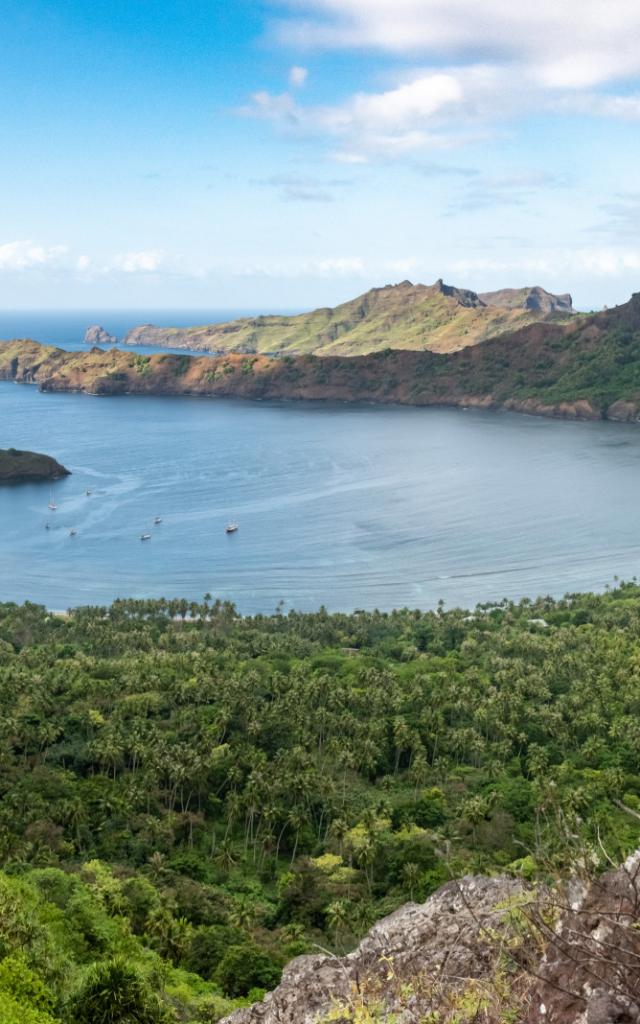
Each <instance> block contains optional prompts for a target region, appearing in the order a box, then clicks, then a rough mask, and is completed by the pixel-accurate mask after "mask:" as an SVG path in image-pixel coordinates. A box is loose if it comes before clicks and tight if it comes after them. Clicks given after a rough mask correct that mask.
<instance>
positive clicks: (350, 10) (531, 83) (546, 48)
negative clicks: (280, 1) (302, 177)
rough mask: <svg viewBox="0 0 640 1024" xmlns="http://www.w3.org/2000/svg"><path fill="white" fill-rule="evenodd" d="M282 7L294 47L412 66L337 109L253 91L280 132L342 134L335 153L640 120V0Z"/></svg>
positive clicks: (285, 34)
mask: <svg viewBox="0 0 640 1024" xmlns="http://www.w3.org/2000/svg"><path fill="white" fill-rule="evenodd" d="M287 6H288V8H289V11H288V17H285V18H283V19H280V20H279V21H277V22H276V23H275V32H276V34H277V36H278V37H279V38H280V40H284V41H285V42H286V43H287V44H289V45H291V44H295V45H296V46H297V47H298V48H305V47H306V48H325V49H335V48H350V49H360V50H363V49H368V50H379V51H386V52H388V53H390V54H392V55H393V56H394V57H398V56H401V57H404V58H405V60H408V61H410V62H411V63H412V64H413V65H414V68H413V70H412V71H406V72H405V74H404V76H403V77H399V78H398V80H397V81H396V82H395V83H394V84H393V86H392V87H390V88H388V89H386V90H385V91H383V92H359V93H356V94H355V95H352V96H351V97H349V98H347V99H345V100H344V101H343V102H341V103H337V104H334V105H331V106H324V107H322V106H311V105H302V104H300V103H299V102H298V100H297V99H296V98H295V97H294V96H293V93H292V91H288V92H285V93H282V94H280V95H274V94H271V93H268V92H259V93H256V94H255V95H254V97H253V98H252V104H251V108H250V109H251V111H252V112H253V113H254V114H255V115H256V116H260V117H263V118H265V119H268V120H271V121H273V122H274V123H275V124H277V125H278V126H279V127H280V128H281V129H282V130H284V131H293V132H296V131H297V132H301V133H307V134H308V133H314V134H316V135H325V136H326V137H327V139H328V140H329V141H331V140H335V139H336V138H338V139H340V140H341V142H340V144H339V145H337V147H336V148H334V149H333V155H334V156H335V157H336V159H338V160H341V161H343V162H350V163H357V162H364V161H365V160H368V159H371V158H372V157H379V156H382V157H385V158H388V157H394V156H403V155H405V154H408V153H415V152H418V151H420V150H423V149H429V148H432V149H433V148H442V147H452V146H457V145H461V144H463V143H466V142H470V141H474V140H476V141H477V140H478V139H479V138H482V137H483V133H484V137H486V136H487V135H489V134H491V132H492V131H494V130H495V127H494V126H495V124H496V123H498V122H500V121H505V120H509V119H512V118H514V117H520V116H523V115H527V114H529V113H533V112H535V113H539V112H543V113H546V114H550V113H559V114H579V115H585V116H589V117H594V116H595V117H605V118H616V119H620V120H640V94H639V93H637V92H630V90H629V82H630V80H632V79H633V78H634V77H638V76H640V47H638V46H637V39H638V37H639V36H640V4H638V3H637V0H609V2H608V3H607V4H604V3H603V2H602V0H562V2H558V0H538V3H536V4H535V5H534V4H528V5H526V4H514V3H513V2H512V0H485V2H484V3H482V4H478V2H477V0H288V4H287ZM293 70H294V69H292V72H293ZM292 72H291V73H290V75H291V74H292ZM295 84H297V83H295V82H294V81H293V79H292V78H291V77H290V85H291V87H292V89H293V87H294V86H295Z"/></svg>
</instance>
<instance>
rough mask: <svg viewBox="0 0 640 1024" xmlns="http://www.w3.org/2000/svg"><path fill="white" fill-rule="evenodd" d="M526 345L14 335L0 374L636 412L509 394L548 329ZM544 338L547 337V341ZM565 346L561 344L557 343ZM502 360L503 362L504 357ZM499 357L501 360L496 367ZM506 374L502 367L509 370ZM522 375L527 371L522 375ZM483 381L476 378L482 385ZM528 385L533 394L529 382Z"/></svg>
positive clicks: (44, 380)
mask: <svg viewBox="0 0 640 1024" xmlns="http://www.w3.org/2000/svg"><path fill="white" fill-rule="evenodd" d="M536 341H537V343H538V344H537V346H536V347H535V348H534V349H533V351H532V353H529V351H528V350H524V349H523V348H522V347H518V346H516V344H515V343H511V344H510V345H509V344H507V343H506V342H504V341H501V340H497V341H493V342H485V343H484V344H483V345H479V346H473V347H471V348H469V349H465V350H462V351H461V352H458V353H455V354H453V355H448V356H444V355H440V354H436V353H433V352H414V351H409V350H403V349H394V350H387V351H385V352H383V353H372V354H371V355H368V356H357V357H338V356H333V357H328V356H311V355H301V356H299V357H295V358H294V357H292V356H289V357H286V358H274V357H269V356H258V355H254V356H245V355H238V354H234V355H225V356H211V355H206V356H205V355H192V354H187V353H185V354H180V355H176V354H172V353H155V354H152V355H144V356H143V355H139V354H136V353H135V352H131V351H123V350H122V349H114V348H110V349H107V350H104V349H100V348H92V349H90V350H89V351H86V352H82V353H78V352H69V351H66V350H63V349H58V348H55V347H53V346H45V345H41V344H40V343H38V342H33V341H29V340H20V341H12V342H0V380H4V381H9V382H14V383H16V384H33V385H35V386H37V387H38V389H39V390H40V391H60V392H81V393H84V394H87V395H91V396H95V397H108V396H115V395H121V396H126V395H138V396H139V395H145V394H149V395H155V396H167V397H188V396H193V397H202V398H238V399H245V400H250V401H260V400H268V401H296V402H297V401H301V402H304V401H315V402H344V403H348V404H350V403H356V402H363V403H366V404H370V405H401V406H414V407H445V408H446V407H449V408H463V409H464V408H470V409H492V410H504V411H508V412H517V413H522V414H526V415H532V416H542V417H550V418H554V419H571V420H591V421H595V420H610V421H612V422H621V423H637V422H640V401H638V400H632V399H630V398H629V397H627V396H624V395H619V396H616V395H614V394H612V395H611V398H612V400H611V401H607V402H603V403H602V404H599V403H597V402H595V401H594V400H593V399H591V398H590V397H588V396H586V395H585V396H583V397H575V398H564V399H561V400H557V401H553V400H549V398H548V397H547V395H549V396H551V395H552V394H553V388H554V386H555V387H556V391H557V390H558V387H557V382H554V381H552V382H551V384H550V385H548V386H545V387H543V386H540V383H538V386H537V387H536V383H537V382H536V380H535V373H533V372H532V373H531V375H530V376H531V377H532V381H531V384H530V386H528V387H527V394H525V395H522V396H519V395H518V394H513V390H514V389H513V388H512V387H511V386H510V380H511V378H513V377H514V376H515V372H516V371H517V374H518V377H517V379H521V378H522V376H523V373H524V372H525V369H526V368H525V367H523V369H522V370H521V369H520V367H521V366H522V365H523V361H524V358H525V357H526V359H527V360H529V361H533V359H536V360H537V365H539V364H540V363H541V362H542V361H543V359H542V356H541V352H542V355H544V346H545V345H546V344H547V342H549V329H548V328H546V329H542V330H538V332H537V333H536ZM552 344H553V339H551V345H550V347H552ZM563 355H564V353H563ZM507 360H509V361H510V363H507ZM505 364H506V368H505ZM510 374H511V376H510ZM527 379H528V378H527ZM483 385H484V386H483ZM535 391H537V392H538V393H537V394H535V393H534V394H532V393H531V392H535Z"/></svg>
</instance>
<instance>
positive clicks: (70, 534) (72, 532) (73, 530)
mask: <svg viewBox="0 0 640 1024" xmlns="http://www.w3.org/2000/svg"><path fill="white" fill-rule="evenodd" d="M77 532H78V531H77V530H76V529H75V528H74V527H73V526H72V527H71V529H70V530H69V536H70V537H75V535H76V533H77Z"/></svg>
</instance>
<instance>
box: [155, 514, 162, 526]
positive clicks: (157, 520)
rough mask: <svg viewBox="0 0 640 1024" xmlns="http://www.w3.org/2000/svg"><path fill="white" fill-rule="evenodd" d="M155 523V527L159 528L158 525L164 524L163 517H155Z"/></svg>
mask: <svg viewBox="0 0 640 1024" xmlns="http://www.w3.org/2000/svg"><path fill="white" fill-rule="evenodd" d="M153 521H154V523H155V525H156V526H158V524H159V523H161V522H162V516H154V519H153Z"/></svg>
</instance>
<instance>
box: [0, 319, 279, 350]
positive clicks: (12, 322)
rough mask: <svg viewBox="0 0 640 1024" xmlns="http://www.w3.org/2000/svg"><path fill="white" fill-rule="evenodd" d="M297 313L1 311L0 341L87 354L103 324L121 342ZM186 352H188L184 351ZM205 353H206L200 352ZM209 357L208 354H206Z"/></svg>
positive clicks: (144, 348) (149, 348)
mask: <svg viewBox="0 0 640 1024" xmlns="http://www.w3.org/2000/svg"><path fill="white" fill-rule="evenodd" d="M270 312H273V313H286V314H289V313H291V312H297V311H292V310H290V309H289V310H264V309H260V310H257V309H107V310H95V309H85V310H82V309H81V310H37V311H32V310H0V339H2V340H8V339H11V338H33V339H34V341H40V342H42V343H43V344H47V345H57V346H58V347H59V348H65V349H68V350H69V351H85V350H86V349H87V348H88V346H87V345H86V344H85V342H84V334H85V331H86V329H87V327H91V326H92V325H94V324H99V325H100V326H101V327H104V328H105V330H106V331H108V333H109V334H112V335H114V336H115V337H116V338H118V340H119V341H121V340H122V339H123V338H124V336H125V335H126V333H127V332H128V331H130V330H131V329H132V328H133V327H139V326H140V325H141V324H154V325H155V326H156V327H199V326H202V325H203V324H215V323H224V322H226V321H227V320H235V319H237V318H238V317H246V316H258V315H261V314H264V313H270ZM135 350H136V352H156V351H157V352H167V351H170V350H169V349H167V348H157V349H156V348H152V347H149V346H136V348H135ZM181 351H184V350H181ZM200 354H202V353H200ZM205 354H206V353H205Z"/></svg>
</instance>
